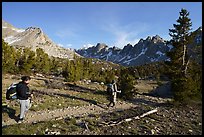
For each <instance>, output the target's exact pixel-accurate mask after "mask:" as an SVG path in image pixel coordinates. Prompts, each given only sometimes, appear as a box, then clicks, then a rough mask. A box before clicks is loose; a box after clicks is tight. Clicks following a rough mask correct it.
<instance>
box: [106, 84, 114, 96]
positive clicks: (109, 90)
mask: <svg viewBox="0 0 204 137" xmlns="http://www.w3.org/2000/svg"><path fill="white" fill-rule="evenodd" d="M113 91H114V89H113V84H108V85H107V93H108V94H109V95H112V94H113Z"/></svg>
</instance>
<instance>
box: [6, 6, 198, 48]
mask: <svg viewBox="0 0 204 137" xmlns="http://www.w3.org/2000/svg"><path fill="white" fill-rule="evenodd" d="M181 8H185V9H187V10H188V11H189V12H190V15H189V17H190V18H191V21H192V29H193V30H195V29H197V28H198V27H200V26H202V2H3V3H2V18H3V19H4V20H5V21H7V22H9V23H10V24H12V25H13V26H15V27H17V28H23V29H26V28H27V27H30V26H34V27H40V28H42V30H43V32H45V33H46V34H47V35H48V37H49V38H50V39H52V40H53V41H54V42H55V43H56V44H59V45H60V46H63V47H65V48H72V49H79V48H82V47H84V46H91V45H94V46H95V45H96V44H97V43H99V42H101V43H105V44H107V45H108V46H109V47H113V46H116V47H119V48H123V47H124V46H125V45H127V44H128V43H130V44H132V45H135V44H136V43H137V42H138V41H139V39H141V38H143V39H146V37H147V36H155V35H159V36H161V37H162V38H164V39H165V40H169V39H170V37H169V29H172V28H173V24H175V23H177V22H176V20H177V19H178V17H179V12H180V11H181Z"/></svg>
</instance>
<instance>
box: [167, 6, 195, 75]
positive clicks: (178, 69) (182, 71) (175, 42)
mask: <svg viewBox="0 0 204 137" xmlns="http://www.w3.org/2000/svg"><path fill="white" fill-rule="evenodd" d="M188 16H189V12H188V11H187V10H186V9H181V11H180V16H179V19H177V23H178V24H173V26H174V29H169V35H170V36H171V37H172V39H171V41H170V42H171V44H172V46H173V50H172V51H171V52H168V53H167V56H169V57H170V60H171V62H170V66H171V68H170V69H171V70H172V73H173V75H172V76H176V77H180V76H186V75H187V69H188V64H189V61H190V60H189V55H188V53H187V45H188V44H189V34H190V32H189V31H190V30H191V28H190V27H191V26H192V22H191V19H190V18H189V17H188Z"/></svg>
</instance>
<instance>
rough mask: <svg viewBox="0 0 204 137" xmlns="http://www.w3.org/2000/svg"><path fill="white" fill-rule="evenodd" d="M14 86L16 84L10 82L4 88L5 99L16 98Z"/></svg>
mask: <svg viewBox="0 0 204 137" xmlns="http://www.w3.org/2000/svg"><path fill="white" fill-rule="evenodd" d="M16 86H17V83H12V84H11V85H10V86H9V87H8V88H7V90H6V99H7V100H15V99H17V93H16Z"/></svg>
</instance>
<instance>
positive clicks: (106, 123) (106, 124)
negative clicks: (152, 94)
mask: <svg viewBox="0 0 204 137" xmlns="http://www.w3.org/2000/svg"><path fill="white" fill-rule="evenodd" d="M155 112H157V108H156V109H153V110H151V111H148V112H146V113H144V114H142V115H140V116H135V117H131V118H126V119H123V120H121V121H110V122H102V123H101V125H103V126H104V127H109V126H115V125H119V124H121V123H123V122H129V121H132V120H133V119H140V118H143V117H145V116H147V115H150V114H152V113H155Z"/></svg>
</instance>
